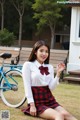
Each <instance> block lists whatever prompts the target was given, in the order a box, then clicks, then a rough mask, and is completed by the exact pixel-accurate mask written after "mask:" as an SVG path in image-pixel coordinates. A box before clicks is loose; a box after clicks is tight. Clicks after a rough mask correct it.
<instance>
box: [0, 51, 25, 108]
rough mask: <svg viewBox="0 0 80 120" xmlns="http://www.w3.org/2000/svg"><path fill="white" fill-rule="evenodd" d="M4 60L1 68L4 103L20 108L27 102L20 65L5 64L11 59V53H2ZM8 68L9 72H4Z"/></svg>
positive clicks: (0, 83)
mask: <svg viewBox="0 0 80 120" xmlns="http://www.w3.org/2000/svg"><path fill="white" fill-rule="evenodd" d="M0 57H1V58H3V62H2V65H1V67H0V94H1V99H2V100H3V102H4V103H5V104H6V105H7V106H9V107H14V108H17V107H20V106H21V105H23V103H24V102H25V100H26V98H25V94H24V85H23V79H22V73H21V69H19V67H20V65H8V64H6V65H5V64H4V61H5V59H8V58H11V54H10V53H2V54H0ZM4 67H8V68H9V70H6V71H5V70H4Z"/></svg>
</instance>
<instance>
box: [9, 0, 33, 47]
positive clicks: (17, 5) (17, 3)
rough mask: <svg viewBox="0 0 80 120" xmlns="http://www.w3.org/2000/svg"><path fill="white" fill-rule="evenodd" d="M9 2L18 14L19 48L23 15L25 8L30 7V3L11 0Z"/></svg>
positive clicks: (27, 0)
mask: <svg viewBox="0 0 80 120" xmlns="http://www.w3.org/2000/svg"><path fill="white" fill-rule="evenodd" d="M11 2H12V4H13V5H14V7H15V8H16V10H17V11H18V14H19V46H21V39H22V19H23V14H24V10H25V7H26V6H27V5H28V6H29V5H31V2H30V1H29V0H11Z"/></svg>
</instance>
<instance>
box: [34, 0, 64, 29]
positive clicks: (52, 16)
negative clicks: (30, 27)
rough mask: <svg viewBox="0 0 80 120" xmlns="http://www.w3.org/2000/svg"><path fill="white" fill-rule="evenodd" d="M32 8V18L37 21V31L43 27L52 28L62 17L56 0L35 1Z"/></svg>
mask: <svg viewBox="0 0 80 120" xmlns="http://www.w3.org/2000/svg"><path fill="white" fill-rule="evenodd" d="M32 8H33V10H34V11H35V13H34V18H35V19H38V24H37V27H38V29H40V28H41V27H43V26H44V25H48V26H49V27H54V25H55V24H56V23H57V21H58V19H59V18H60V17H62V15H61V14H60V11H61V8H60V7H59V5H58V4H57V0H43V1H42V0H35V3H34V4H33V6H32Z"/></svg>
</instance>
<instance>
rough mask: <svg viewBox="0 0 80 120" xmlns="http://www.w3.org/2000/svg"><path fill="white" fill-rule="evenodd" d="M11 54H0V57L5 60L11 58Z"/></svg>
mask: <svg viewBox="0 0 80 120" xmlns="http://www.w3.org/2000/svg"><path fill="white" fill-rule="evenodd" d="M11 56H12V55H11V53H1V54H0V57H1V58H3V59H6V58H11Z"/></svg>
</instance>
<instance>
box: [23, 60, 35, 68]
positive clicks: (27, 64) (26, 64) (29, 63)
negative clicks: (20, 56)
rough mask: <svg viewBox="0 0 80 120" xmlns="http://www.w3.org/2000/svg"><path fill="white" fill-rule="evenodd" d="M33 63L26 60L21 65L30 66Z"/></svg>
mask: <svg viewBox="0 0 80 120" xmlns="http://www.w3.org/2000/svg"><path fill="white" fill-rule="evenodd" d="M32 65H33V62H30V61H26V62H25V63H24V64H23V67H29V68H30V67H31V66H32Z"/></svg>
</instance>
